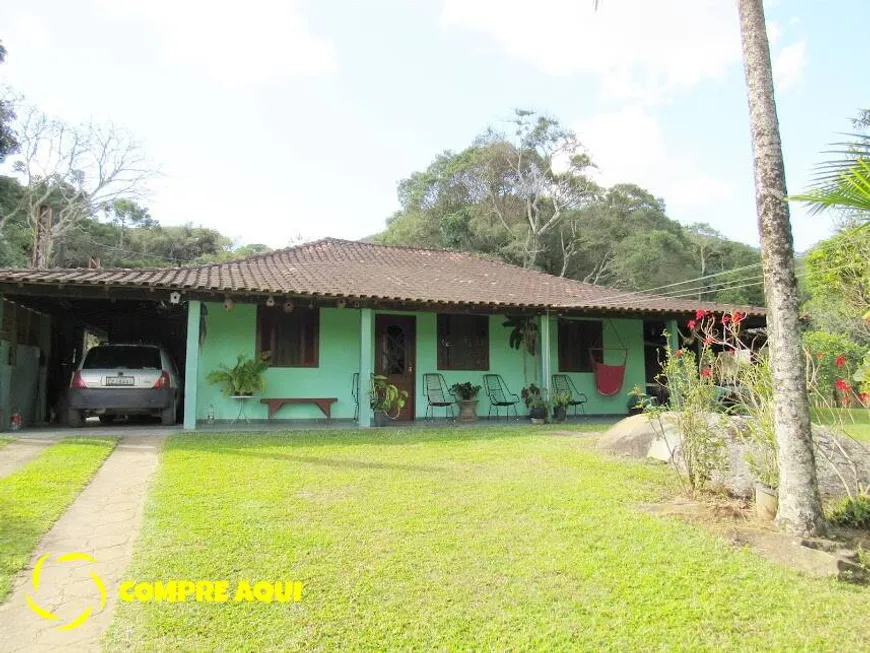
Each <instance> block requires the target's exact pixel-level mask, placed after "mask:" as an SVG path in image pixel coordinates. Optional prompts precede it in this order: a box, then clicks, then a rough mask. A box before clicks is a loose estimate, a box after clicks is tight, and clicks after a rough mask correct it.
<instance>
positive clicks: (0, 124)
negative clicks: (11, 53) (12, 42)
mask: <svg viewBox="0 0 870 653" xmlns="http://www.w3.org/2000/svg"><path fill="white" fill-rule="evenodd" d="M4 61H6V48H5V47H4V46H3V43H2V41H0V63H3V62H4ZM14 120H15V106H14V104H13V101H12V100H9V99H6V98H0V163H2V162H3V160H4V159H5V158H6V157H7V156H9V155H10V154H12V153H13V152H15V150H17V149H18V139H17V138H16V137H15V131H14V130H13V129H12V123H13V121H14Z"/></svg>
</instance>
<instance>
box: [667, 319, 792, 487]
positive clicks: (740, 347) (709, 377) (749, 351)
mask: <svg viewBox="0 0 870 653" xmlns="http://www.w3.org/2000/svg"><path fill="white" fill-rule="evenodd" d="M695 318H696V319H695V320H692V321H691V322H690V323H689V324H687V326H689V327H690V329H689V333H688V334H685V336H684V342H685V344H686V346H694V347H696V348H697V349H698V350H699V356H700V366H699V372H698V374H699V376H700V377H701V379H703V380H705V381H708V382H709V383H710V384H711V385H712V386H713V388H714V397H715V402H714V405H715V408H716V409H717V410H718V411H720V412H723V413H730V414H734V413H737V414H742V415H745V416H746V419H745V425H746V428H745V429H743V430H740V431H739V436H740V437H741V438H743V439H744V440H745V442H746V444H748V445H749V446H747V447H746V455H745V458H746V463H747V465H748V467H749V469H750V471H751V472H752V473H753V475H754V476H755V479H756V481H758V482H759V483H762V484H763V485H766V486H768V487H770V488H776V487H777V486H778V484H779V466H778V464H777V450H776V436H775V432H774V426H773V379H772V375H771V369H770V365H769V361H768V359H767V354H766V350H765V349H764V348H763V347H761V345H763V344H764V343H763V341H761V340H755V341H749V340H748V339H747V338H746V334H745V333H744V331H743V325H744V322H745V320H746V314H745V313H741V312H733V313H725V314H723V315H719V316H717V315H715V314H713V313H709V312H707V311H698V312H697V313H696V315H695ZM755 349H757V350H758V351H754V350H755ZM722 419H723V425H722V429H721V430H722V431H725V430H727V429H728V427H729V426H730V424H726V423H724V420H727V418H725V417H724V416H723V417H722Z"/></svg>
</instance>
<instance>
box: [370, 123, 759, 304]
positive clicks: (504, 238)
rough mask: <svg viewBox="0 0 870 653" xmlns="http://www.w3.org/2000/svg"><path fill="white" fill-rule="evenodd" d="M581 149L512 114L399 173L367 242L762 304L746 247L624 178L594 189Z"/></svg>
mask: <svg viewBox="0 0 870 653" xmlns="http://www.w3.org/2000/svg"><path fill="white" fill-rule="evenodd" d="M593 157H594V153H588V152H586V150H585V149H584V147H583V145H582V143H580V142H579V140H578V139H577V136H576V134H575V133H574V132H573V131H571V130H569V129H566V128H564V127H563V126H562V125H561V124H560V123H559V122H558V121H557V120H554V119H552V118H549V117H547V116H544V115H541V114H537V113H534V112H530V111H522V110H518V111H516V112H515V116H514V119H513V121H512V122H509V123H508V124H507V125H504V126H502V127H495V126H494V127H489V128H488V129H486V130H485V131H484V132H483V133H482V134H481V135H480V136H479V137H478V138H477V139H475V141H474V142H473V143H471V144H469V146H468V147H467V148H465V149H464V150H462V151H459V152H450V151H448V152H443V153H441V154H439V155H438V156H436V157H435V159H434V160H433V161H432V163H431V164H430V165H429V166H428V167H427V168H426V170H424V171H421V172H414V173H413V174H411V175H410V176H409V177H408V178H407V179H403V180H402V181H400V182H399V185H398V195H399V202H400V205H401V208H400V209H399V211H397V212H396V213H395V214H394V215H392V216H390V217H389V218H388V220H387V228H386V230H385V231H383V232H382V233H380V234H378V235H377V236H375V237H374V238H373V240H375V241H376V242H381V243H386V244H401V245H409V244H413V245H424V246H430V247H447V248H454V249H461V250H465V251H470V252H475V253H478V254H482V255H484V256H490V257H494V258H498V259H501V260H505V261H508V262H511V263H515V264H517V265H523V266H526V267H534V268H538V269H541V270H543V271H545V272H549V273H550V274H555V275H559V276H563V277H568V278H572V279H578V280H580V281H586V282H589V283H595V284H600V285H604V286H610V287H616V288H625V289H629V290H645V289H651V288H656V289H661V291H662V292H665V293H668V294H671V295H674V296H684V297H691V298H697V299H699V300H716V301H723V302H729V303H740V304H756V305H760V304H763V303H764V295H763V292H762V289H761V283H760V269H759V261H760V255H759V251H758V250H757V249H756V248H754V247H750V246H749V245H746V244H745V243H741V242H736V241H733V240H729V239H728V238H725V237H724V236H723V235H722V234H720V233H718V232H717V231H716V230H715V229H713V228H712V227H710V226H709V225H708V224H705V223H704V222H703V221H698V222H696V223H694V224H690V225H688V226H686V225H682V224H680V223H679V222H677V221H676V220H673V219H672V218H670V217H668V215H667V207H666V205H665V201H664V199H662V198H660V197H656V196H655V195H653V194H652V193H651V192H649V191H648V190H646V189H644V188H641V187H640V186H637V185H635V184H630V183H625V184H618V185H615V186H611V187H602V186H600V185H598V184H597V183H595V181H594V170H595V164H594V158H593ZM700 217H702V216H700ZM699 278H703V279H702V280H700V281H698V282H696V283H688V284H683V285H673V284H679V282H683V281H687V280H693V279H699Z"/></svg>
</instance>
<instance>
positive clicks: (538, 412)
mask: <svg viewBox="0 0 870 653" xmlns="http://www.w3.org/2000/svg"><path fill="white" fill-rule="evenodd" d="M520 395H521V396H522V398H523V402H524V403H525V404H526V408H527V409H528V411H529V419H531V420H532V424H544V423H545V422H546V421H547V401H546V400H545V399H544V396H543V395H542V394H541V389H540V388H539V387H538V386H536V385H535V384H534V383H532V384H531V385H529V386H528V387H526V388H523V389H522V392H521V393H520Z"/></svg>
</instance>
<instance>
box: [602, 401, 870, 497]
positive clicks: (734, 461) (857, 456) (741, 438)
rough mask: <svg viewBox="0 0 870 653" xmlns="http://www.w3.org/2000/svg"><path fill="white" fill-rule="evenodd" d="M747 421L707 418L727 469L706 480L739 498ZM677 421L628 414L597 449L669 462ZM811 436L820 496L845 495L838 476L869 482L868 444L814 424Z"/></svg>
mask: <svg viewBox="0 0 870 653" xmlns="http://www.w3.org/2000/svg"><path fill="white" fill-rule="evenodd" d="M748 419H749V418H748V417H744V416H729V415H722V414H718V413H710V414H709V415H708V416H707V421H708V424H709V428H710V429H711V430H715V431H716V432H717V433H718V434H719V435H720V436H721V437H722V438H723V440H724V443H725V447H726V451H727V456H726V457H727V460H728V464H727V468H726V469H723V470H721V471H720V472H718V473H717V474H715V475H714V477H713V478H712V479H711V482H712V483H713V485H720V486H722V487H724V488H725V489H726V490H728V491H729V492H730V493H731V494H734V495H736V496H742V497H751V496H752V494H753V492H754V489H755V479H754V478H753V476H752V473H751V472H750V470H749V466H748V465H747V464H746V453H747V452H748V451H749V450H750V447H751V445H750V444H749V443H748V442H747V440H746V434H747V433H748V426H747V420H748ZM676 424H677V421H676V415H675V414H674V413H665V414H664V415H662V418H661V420H653V421H651V420H650V419H649V417H648V416H647V415H633V416H632V417H628V418H626V419H623V420H621V421H619V422H617V423H616V424H614V425H613V426H612V427H611V428H610V429H609V430H608V431H607V432H606V433H604V435H602V436H601V438H599V440H598V447H599V448H600V449H602V450H604V451H607V452H608V453H611V454H615V455H619V456H627V457H630V458H637V459H643V458H652V459H654V460H660V461H663V462H666V463H673V462H674V460H673V458H672V454H673V453H676V452H678V450H679V447H680V434H679V432H678V430H677V427H676ZM813 438H814V441H815V444H816V469H817V474H818V481H819V490H820V492H821V493H822V494H823V495H824V496H828V497H832V496H841V495H844V494H845V490H844V487H843V480H845V482H846V483H848V484H849V486H850V487H854V486H855V481H856V480H858V481H859V482H861V483H863V484H865V485H870V450H868V449H867V447H865V446H864V445H862V444H861V443H860V442H857V441H856V440H853V439H852V438H850V437H848V436H845V435H836V434H834V433H832V432H831V431H830V430H829V429H828V428H824V427H819V426H813ZM677 460H679V456H677ZM841 479H842V480H841Z"/></svg>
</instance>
